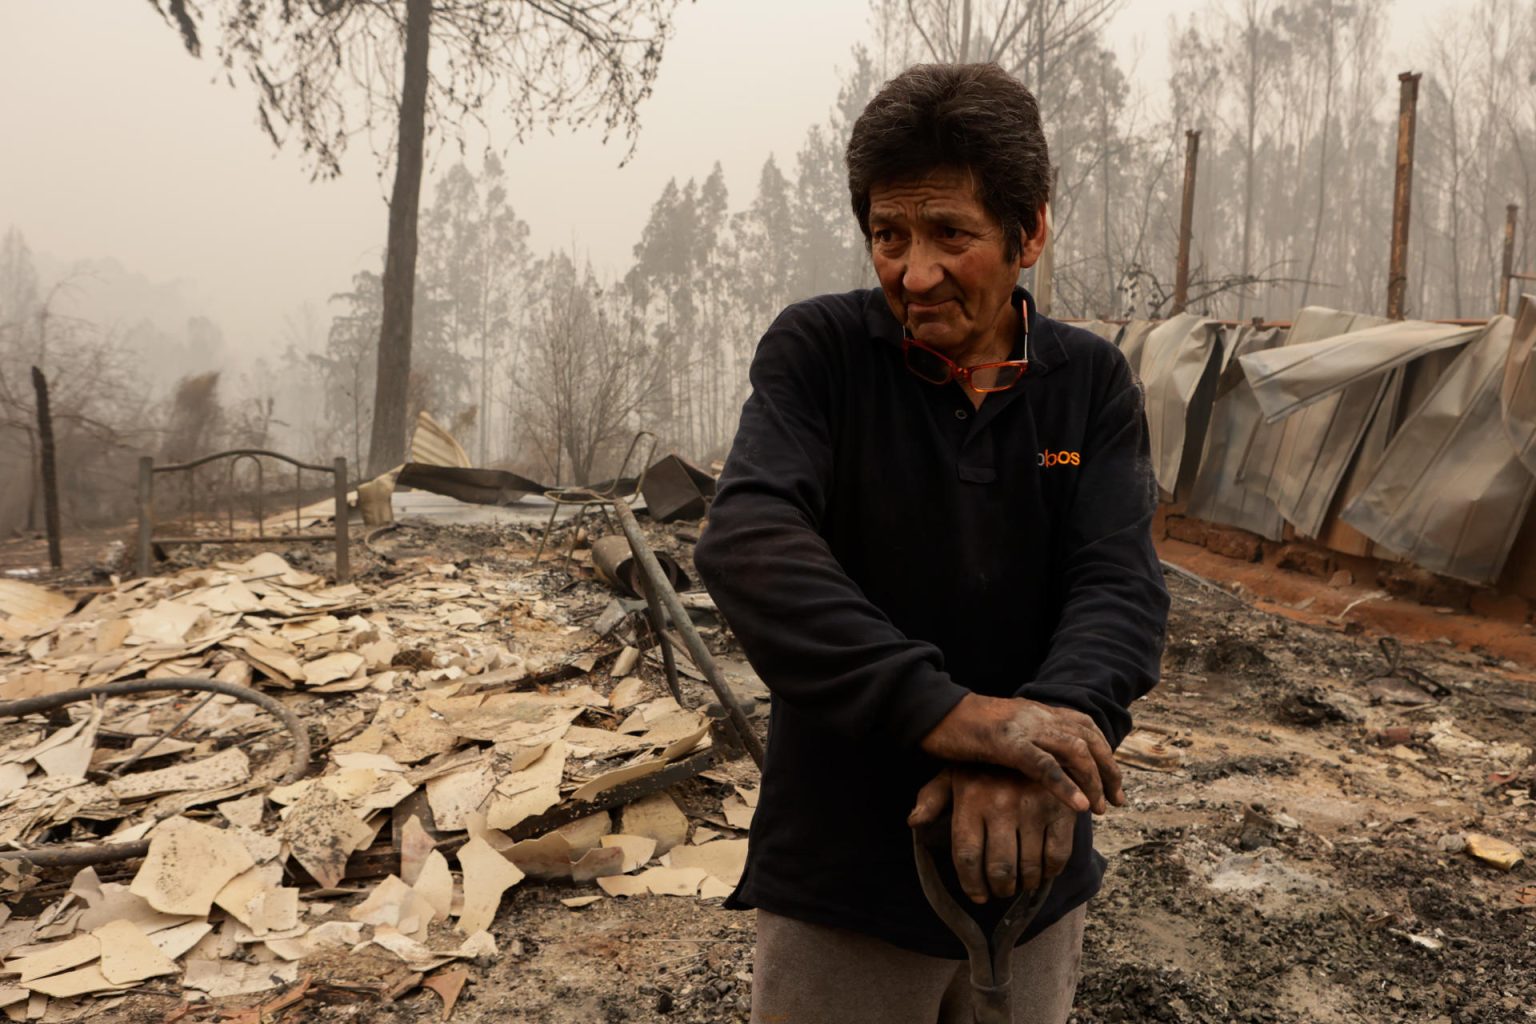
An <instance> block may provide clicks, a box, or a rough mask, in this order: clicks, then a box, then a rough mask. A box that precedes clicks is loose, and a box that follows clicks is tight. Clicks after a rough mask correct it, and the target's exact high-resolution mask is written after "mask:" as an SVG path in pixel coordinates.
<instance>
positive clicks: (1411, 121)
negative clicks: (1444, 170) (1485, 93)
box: [1387, 71, 1421, 320]
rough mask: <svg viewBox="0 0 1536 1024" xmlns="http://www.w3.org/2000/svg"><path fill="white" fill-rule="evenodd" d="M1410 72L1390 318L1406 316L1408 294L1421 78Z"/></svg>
mask: <svg viewBox="0 0 1536 1024" xmlns="http://www.w3.org/2000/svg"><path fill="white" fill-rule="evenodd" d="M1420 77H1421V76H1420V75H1417V74H1414V73H1413V72H1411V71H1404V72H1403V73H1402V74H1400V75H1398V76H1397V80H1398V82H1400V83H1401V86H1400V93H1401V95H1400V97H1399V102H1398V111H1397V184H1396V186H1395V188H1394V190H1393V194H1392V252H1391V261H1390V269H1389V270H1388V271H1387V317H1388V318H1389V319H1392V320H1401V319H1402V318H1403V306H1404V300H1405V299H1406V298H1407V296H1408V224H1409V217H1410V213H1411V208H1412V205H1413V133H1414V128H1415V127H1416V125H1417V122H1418V108H1419V78H1420Z"/></svg>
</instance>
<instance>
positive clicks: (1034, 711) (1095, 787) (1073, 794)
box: [922, 693, 1125, 814]
mask: <svg viewBox="0 0 1536 1024" xmlns="http://www.w3.org/2000/svg"><path fill="white" fill-rule="evenodd" d="M922 749H923V750H924V751H925V752H926V753H929V754H932V755H933V756H934V757H939V758H943V759H944V760H946V761H968V762H972V763H979V764H991V765H997V766H998V767H1000V768H1012V769H1013V770H1014V771H1016V772H1018V773H1019V774H1021V775H1023V776H1024V777H1025V778H1026V779H1029V780H1031V781H1034V782H1038V783H1040V784H1041V785H1043V786H1044V787H1045V788H1046V789H1047V790H1049V791H1050V792H1051V793H1052V794H1054V795H1055V797H1056V799H1058V800H1060V801H1061V802H1062V803H1063V804H1065V805H1066V806H1067V807H1069V808H1071V809H1072V810H1074V811H1087V810H1091V811H1093V813H1095V814H1103V813H1105V812H1106V811H1108V810H1109V804H1114V805H1115V806H1116V807H1119V806H1120V805H1121V804H1123V803H1125V792H1124V790H1122V789H1121V787H1120V766H1119V765H1117V764H1115V755H1114V752H1113V751H1111V750H1110V749H1109V744H1108V743H1107V742H1106V741H1105V739H1104V734H1103V733H1101V732H1099V727H1098V726H1097V725H1095V724H1094V721H1093V719H1091V718H1089V717H1088V716H1087V715H1085V714H1083V713H1082V712H1081V711H1073V710H1071V709H1069V708H1057V707H1051V706H1050V705H1049V704H1041V703H1039V702H1037V701H1032V700H1025V699H1023V698H1021V697H983V696H982V695H980V694H974V693H973V694H969V695H967V696H966V697H965V698H964V699H962V700H961V701H960V703H959V704H956V705H955V707H954V709H953V710H951V711H950V713H949V714H947V715H945V716H944V719H943V720H942V721H940V722H939V724H938V725H936V726H934V728H933V731H931V732H930V733H928V735H927V736H925V737H923V742H922ZM1106 798H1107V802H1106Z"/></svg>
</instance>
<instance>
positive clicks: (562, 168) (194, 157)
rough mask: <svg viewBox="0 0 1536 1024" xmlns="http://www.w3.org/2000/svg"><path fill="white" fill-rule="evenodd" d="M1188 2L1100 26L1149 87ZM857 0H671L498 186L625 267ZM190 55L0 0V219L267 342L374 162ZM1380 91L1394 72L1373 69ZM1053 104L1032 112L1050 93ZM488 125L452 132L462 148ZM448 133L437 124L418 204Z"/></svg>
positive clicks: (451, 150)
mask: <svg viewBox="0 0 1536 1024" xmlns="http://www.w3.org/2000/svg"><path fill="white" fill-rule="evenodd" d="M1453 6H1454V0H1398V2H1397V4H1396V7H1395V10H1394V14H1395V16H1396V17H1395V22H1394V34H1393V38H1392V39H1391V40H1390V41H1389V47H1390V49H1389V52H1391V53H1392V54H1394V55H1401V54H1403V53H1410V54H1411V53H1412V52H1413V50H1412V46H1413V43H1414V42H1415V40H1416V38H1417V37H1420V36H1421V35H1422V34H1423V33H1424V32H1425V31H1426V25H1427V24H1428V23H1432V22H1433V21H1434V19H1436V18H1437V17H1441V16H1443V15H1444V14H1445V13H1446V12H1448V11H1449V10H1451V9H1452V8H1453ZM1204 7H1205V3H1204V2H1203V0H1132V2H1131V3H1129V4H1128V5H1127V7H1126V9H1125V10H1124V11H1123V12H1122V13H1121V14H1120V15H1119V16H1118V18H1117V19H1116V21H1115V22H1114V24H1113V25H1112V27H1111V30H1110V38H1111V41H1112V43H1113V45H1114V46H1115V47H1116V48H1117V49H1118V50H1119V52H1120V53H1121V56H1122V60H1123V66H1124V67H1125V68H1126V70H1127V71H1128V72H1129V73H1132V74H1133V75H1134V76H1135V77H1136V79H1137V82H1138V88H1139V89H1140V90H1142V91H1143V92H1144V93H1145V94H1146V95H1148V96H1149V97H1151V98H1152V102H1153V103H1154V104H1155V105H1156V106H1158V107H1160V106H1161V103H1160V102H1158V97H1159V96H1160V94H1161V91H1162V84H1161V83H1162V81H1163V79H1164V78H1165V76H1166V71H1167V54H1166V51H1167V29H1168V24H1169V19H1170V17H1172V16H1175V15H1177V16H1183V15H1185V14H1188V13H1190V12H1192V11H1196V10H1201V9H1204ZM866 34H867V6H866V3H865V0H698V2H697V3H694V4H690V5H685V6H683V7H681V8H680V9H679V11H678V14H677V19H676V31H675V34H674V36H673V38H672V41H671V42H670V43H669V44H668V47H667V50H666V55H665V57H664V59H663V62H662V66H661V72H660V76H659V78H658V81H657V83H656V88H655V93H654V95H653V96H652V97H651V98H650V99H649V100H648V101H647V102H646V104H645V105H644V106H643V107H642V108H641V134H640V140H639V146H638V149H637V151H636V154H635V156H634V158H633V159H632V160H631V161H630V163H629V164H628V165H627V166H625V167H623V168H620V167H618V161H619V159H620V157H621V156H622V155H623V149H622V144H613V145H609V146H607V147H604V146H603V145H601V144H600V142H599V140H598V137H597V136H596V134H594V133H588V134H584V135H580V136H572V135H570V134H569V133H566V132H562V133H561V134H559V135H557V136H555V137H547V136H539V137H536V138H534V139H533V140H531V141H530V142H529V143H527V144H525V145H521V146H519V145H516V144H515V142H514V140H513V139H512V138H510V136H507V137H497V138H494V139H493V140H492V141H493V143H494V144H495V145H497V146H498V147H506V148H507V149H506V157H505V162H506V166H507V172H508V178H509V183H510V186H511V192H512V202H513V206H514V208H515V209H516V211H517V213H518V214H519V216H521V217H522V218H523V219H524V220H526V221H528V223H529V224H530V226H531V228H532V239H531V241H532V243H533V246H534V249H535V251H536V252H544V251H547V250H549V249H551V248H555V247H561V248H567V249H569V248H573V247H574V249H575V250H576V252H577V253H578V255H581V256H584V257H588V258H590V259H591V260H592V262H593V263H594V265H595V266H596V267H597V268H598V270H599V271H600V272H601V273H604V274H608V275H617V274H621V273H623V271H624V269H625V268H626V267H627V266H628V264H629V260H630V256H631V248H632V247H633V245H634V244H635V242H636V241H637V240H638V238H639V234H640V229H641V228H642V226H643V225H644V223H645V219H646V216H647V214H648V212H649V210H650V206H651V204H652V203H653V202H654V201H655V199H656V197H657V195H658V194H659V192H660V191H661V188H662V186H663V185H664V184H665V182H666V180H667V179H668V178H670V177H674V176H675V177H677V178H679V179H684V180H685V179H687V178H689V177H697V178H700V179H702V178H703V177H704V176H706V175H707V174H708V173H709V171H710V168H711V165H712V164H713V163H714V161H715V160H717V159H718V160H720V161H721V163H722V165H723V166H724V169H725V173H726V179H727V182H728V185H729V187H730V190H731V205H732V208H733V209H736V208H740V207H741V206H742V205H744V204H745V203H746V202H748V201H749V200H750V198H751V195H752V192H753V189H754V188H755V185H756V180H757V175H758V171H759V169H760V168H761V166H762V163H763V161H764V159H765V158H766V157H767V156H768V155H769V153H773V154H775V155H776V156H777V158H778V160H779V162H780V166H781V167H783V168H785V169H786V171H788V170H789V169H790V168H792V166H793V163H794V157H795V153H796V151H797V150H798V149H799V147H800V144H801V141H802V139H803V137H804V134H805V132H806V129H807V128H808V127H809V126H810V125H811V124H813V123H816V122H818V121H821V120H823V119H824V118H825V116H826V114H827V111H828V110H829V108H830V107H831V105H832V103H833V102H834V100H835V98H836V94H837V87H838V81H839V77H840V74H841V72H842V71H843V70H844V69H846V68H847V67H848V66H849V64H850V63H851V59H850V56H849V54H850V49H851V47H852V45H853V44H854V43H855V42H856V41H858V40H859V39H860V38H862V37H863V36H865V35H866ZM218 71H219V69H218V67H217V65H216V64H215V63H214V62H213V61H212V60H211V59H207V58H205V59H203V60H200V61H199V60H194V59H192V58H191V57H189V56H188V55H187V54H186V52H185V51H184V50H183V48H182V46H181V42H180V39H179V38H178V36H177V35H176V33H175V31H174V30H173V29H172V28H171V27H170V26H168V25H167V24H166V23H165V22H164V21H162V20H161V19H160V17H159V16H158V15H157V14H156V13H155V11H154V9H153V8H152V7H151V6H150V4H149V3H148V2H146V0H3V2H0V95H3V96H4V97H5V100H4V105H3V108H0V110H3V112H0V138H4V140H5V150H6V156H5V158H4V159H3V160H0V230H4V228H5V227H7V226H12V225H13V226H15V227H17V228H19V229H20V230H21V231H22V233H23V234H24V235H25V236H26V238H27V241H28V242H29V244H30V245H31V247H32V249H33V251H34V252H35V253H37V254H39V255H40V256H41V257H44V258H45V259H46V260H47V261H48V262H50V263H51V264H53V265H59V264H67V263H70V262H73V261H75V260H80V259H100V258H112V259H116V260H118V261H119V262H120V263H122V264H123V265H124V266H125V267H126V268H128V269H129V270H131V271H136V272H138V273H142V274H143V275H145V276H146V277H147V278H148V279H149V280H151V281H154V282H156V283H160V282H169V281H175V282H178V283H179V285H180V287H181V290H182V291H183V292H184V294H185V295H186V297H187V301H188V306H189V308H190V309H191V311H192V312H201V313H205V314H206V315H208V316H210V317H212V318H213V319H214V320H215V321H216V322H217V323H218V324H219V325H220V326H221V327H222V328H223V330H224V333H225V335H226V338H227V339H228V341H229V343H230V345H231V347H233V348H235V349H237V350H240V351H241V352H242V353H243V354H245V355H247V356H253V355H255V354H257V353H258V352H260V351H267V352H275V351H277V350H278V349H280V348H281V345H282V343H281V341H280V337H281V332H282V327H283V321H284V316H285V315H287V314H290V313H292V312H293V311H294V310H296V309H297V308H298V307H299V306H300V305H302V304H304V303H306V302H309V303H313V304H315V305H316V306H317V307H318V309H319V311H320V313H321V315H322V316H323V317H324V316H328V315H329V313H328V311H327V310H326V309H325V300H326V298H327V296H329V295H330V294H332V293H334V292H337V291H341V290H343V289H345V288H346V287H348V285H349V283H350V280H351V277H352V275H353V274H354V273H355V272H356V271H358V270H362V269H377V268H378V267H379V266H380V265H381V263H382V254H383V240H384V234H385V217H386V212H385V210H386V206H385V197H386V196H387V194H388V188H389V182H390V178H389V174H390V173H392V170H390V169H387V168H385V169H384V176H383V177H380V172H381V163H380V161H379V159H378V158H377V157H376V155H375V154H374V153H373V152H372V150H371V147H370V146H369V145H368V144H367V142H366V140H363V139H359V140H356V142H355V143H354V145H353V146H352V147H351V149H350V150H349V153H348V156H347V159H346V161H345V167H344V173H343V176H342V177H341V178H340V179H339V180H333V181H323V182H311V181H310V180H309V176H308V174H307V172H306V170H305V168H304V166H303V165H302V163H301V161H300V159H299V157H298V156H297V155H296V154H295V153H293V152H286V151H285V152H274V150H273V148H272V146H271V144H270V142H269V141H268V140H267V139H266V137H265V136H264V135H263V134H262V133H261V132H260V131H259V130H258V129H257V127H256V124H255V118H254V103H253V102H252V101H251V97H250V94H249V92H248V91H247V90H246V89H244V88H240V89H231V88H230V87H229V86H228V85H226V84H225V83H224V82H223V81H222V79H219V78H218ZM1382 96H1383V102H1395V96H1396V83H1395V82H1393V81H1386V82H1383V85H1382ZM1046 115H1047V117H1049V112H1048V111H1047V112H1046ZM482 145H483V140H480V139H471V140H469V147H470V148H469V156H470V158H471V163H472V165H477V164H478V152H479V149H480V148H481V146H482ZM458 156H459V153H458V150H457V148H456V147H451V146H448V145H445V144H444V140H443V139H442V138H441V137H439V138H437V139H436V140H435V143H434V144H432V149H431V151H430V155H429V158H428V169H427V181H426V182H425V183H424V186H423V202H424V203H425V202H427V201H430V198H431V194H432V192H431V189H432V183H433V180H434V179H435V177H436V176H437V174H439V173H441V172H442V171H443V170H445V169H446V168H447V167H448V166H450V165H451V164H452V163H453V162H454V161H455V160H456V159H458Z"/></svg>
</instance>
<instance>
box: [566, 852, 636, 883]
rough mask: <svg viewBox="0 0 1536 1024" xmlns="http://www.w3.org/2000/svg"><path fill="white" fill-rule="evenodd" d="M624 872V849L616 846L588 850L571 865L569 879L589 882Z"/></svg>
mask: <svg viewBox="0 0 1536 1024" xmlns="http://www.w3.org/2000/svg"><path fill="white" fill-rule="evenodd" d="M623 873H624V851H623V850H622V849H620V848H619V847H617V846H614V847H604V848H600V849H596V850H588V851H587V854H586V856H584V857H582V858H581V860H579V861H577V862H576V863H574V864H572V865H571V881H573V882H590V881H592V880H593V879H596V878H607V877H608V876H610V875H622V874H623Z"/></svg>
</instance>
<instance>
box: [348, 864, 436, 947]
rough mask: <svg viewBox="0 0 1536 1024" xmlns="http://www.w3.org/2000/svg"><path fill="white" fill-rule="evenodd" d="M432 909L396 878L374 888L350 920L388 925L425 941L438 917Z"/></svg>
mask: <svg viewBox="0 0 1536 1024" xmlns="http://www.w3.org/2000/svg"><path fill="white" fill-rule="evenodd" d="M435 912H436V911H435V908H434V907H433V905H432V904H431V903H430V902H429V901H428V900H427V899H426V898H425V897H423V896H422V895H421V894H420V893H418V892H417V891H416V890H415V889H412V888H411V887H410V886H408V885H406V884H405V883H404V882H402V881H401V880H400V879H399V878H398V877H396V876H395V875H390V876H389V877H388V878H386V879H384V881H382V882H380V883H379V884H378V885H377V886H375V887H374V890H373V892H372V893H370V894H369V896H368V898H367V899H366V900H364V901H363V902H362V903H360V904H358V905H357V906H355V907H353V908H352V909H351V911H349V912H348V914H347V916H348V917H350V918H351V919H352V920H354V921H360V922H362V923H363V924H371V925H375V926H378V925H388V926H389V927H392V928H398V929H400V930H401V931H402V932H405V933H407V934H409V935H413V936H417V937H420V938H424V937H425V936H426V932H427V926H428V925H430V924H431V923H432V918H433V915H434V914H435Z"/></svg>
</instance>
